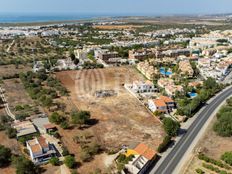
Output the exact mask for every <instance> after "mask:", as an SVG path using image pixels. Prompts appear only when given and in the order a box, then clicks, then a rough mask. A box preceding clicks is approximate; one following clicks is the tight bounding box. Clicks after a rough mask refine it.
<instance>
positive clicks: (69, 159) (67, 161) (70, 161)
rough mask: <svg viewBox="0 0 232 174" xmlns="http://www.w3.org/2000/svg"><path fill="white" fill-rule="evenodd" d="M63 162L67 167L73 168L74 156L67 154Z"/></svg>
mask: <svg viewBox="0 0 232 174" xmlns="http://www.w3.org/2000/svg"><path fill="white" fill-rule="evenodd" d="M64 164H65V165H66V166H67V167H68V168H74V167H75V165H76V161H75V158H74V157H73V156H71V155H68V156H66V157H65V159H64Z"/></svg>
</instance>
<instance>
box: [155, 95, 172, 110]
mask: <svg viewBox="0 0 232 174" xmlns="http://www.w3.org/2000/svg"><path fill="white" fill-rule="evenodd" d="M159 99H161V100H163V101H164V102H165V104H166V105H167V107H168V110H169V111H170V112H171V111H172V109H175V107H176V103H175V102H174V100H173V99H172V98H170V97H167V96H163V95H162V96H160V97H159Z"/></svg>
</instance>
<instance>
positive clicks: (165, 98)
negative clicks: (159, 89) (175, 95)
mask: <svg viewBox="0 0 232 174" xmlns="http://www.w3.org/2000/svg"><path fill="white" fill-rule="evenodd" d="M159 98H160V99H161V100H163V101H164V102H165V103H173V102H174V100H172V99H171V98H170V97H167V96H163V95H162V96H160V97H159Z"/></svg>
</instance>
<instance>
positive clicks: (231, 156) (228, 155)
mask: <svg viewBox="0 0 232 174" xmlns="http://www.w3.org/2000/svg"><path fill="white" fill-rule="evenodd" d="M221 159H222V160H223V161H225V162H226V163H227V164H229V165H231V166H232V152H225V153H224V154H223V155H222V156H221Z"/></svg>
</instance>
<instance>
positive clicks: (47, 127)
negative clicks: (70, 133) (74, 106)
mask: <svg viewBox="0 0 232 174" xmlns="http://www.w3.org/2000/svg"><path fill="white" fill-rule="evenodd" d="M43 126H44V128H45V129H54V128H56V126H55V125H54V124H51V123H48V124H45V125H43Z"/></svg>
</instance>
